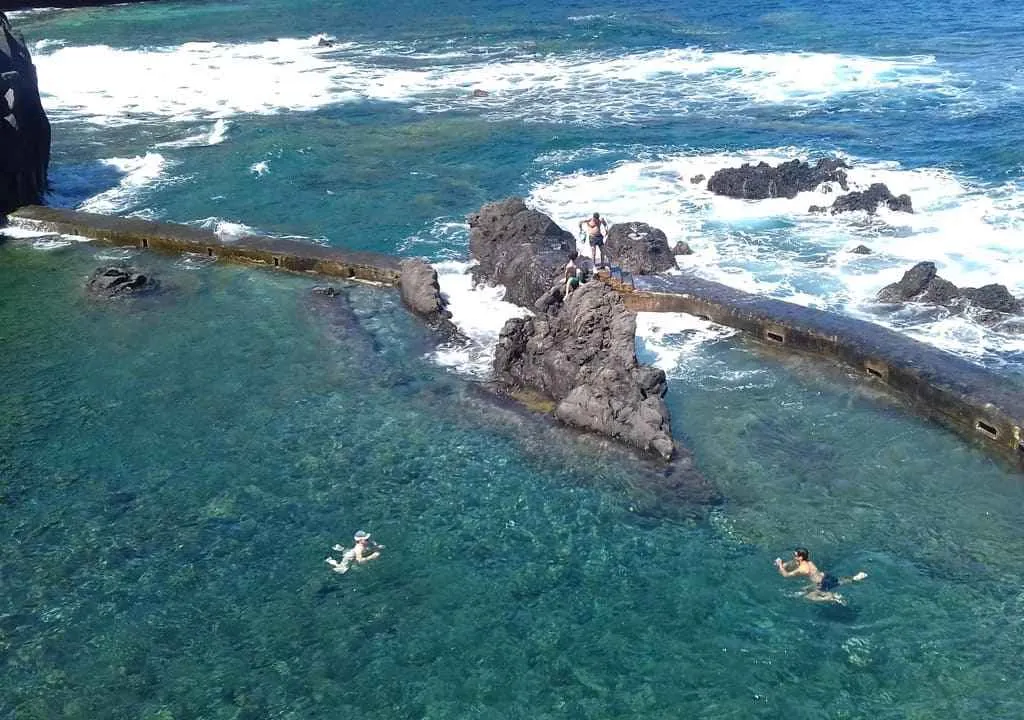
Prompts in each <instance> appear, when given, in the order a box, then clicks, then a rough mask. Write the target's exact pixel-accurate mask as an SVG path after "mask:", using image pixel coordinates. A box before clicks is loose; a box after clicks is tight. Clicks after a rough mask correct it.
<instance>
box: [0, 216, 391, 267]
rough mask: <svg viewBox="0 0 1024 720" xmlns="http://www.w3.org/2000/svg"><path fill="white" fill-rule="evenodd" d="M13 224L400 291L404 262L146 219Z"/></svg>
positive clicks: (28, 219) (49, 219) (38, 219)
mask: <svg viewBox="0 0 1024 720" xmlns="http://www.w3.org/2000/svg"><path fill="white" fill-rule="evenodd" d="M8 222H9V223H10V224H11V225H14V226H16V227H22V228H26V229H30V230H38V231H41V232H52V233H60V234H63V235H78V236H81V237H86V238H90V239H92V240H95V241H97V242H101V243H105V244H108V245H121V246H131V247H138V248H145V249H149V250H157V251H159V252H167V253H183V252H188V253H197V254H200V255H206V256H209V257H215V258H219V259H222V260H228V261H231V262H238V263H245V264H249V265H262V266H265V267H272V268H278V269H280V270H290V271H292V272H312V273H317V274H320V275H329V276H331V277H339V278H349V279H352V280H364V281H367V282H377V283H382V284H385V285H397V284H398V279H399V277H400V272H399V264H400V262H401V260H400V259H399V258H396V257H392V256H391V255H384V254H382V253H374V252H360V251H352V250H340V249H338V248H329V247H324V246H322V245H314V244H312V243H306V242H298V241H295V240H283V239H280V238H269V237H259V236H249V237H242V238H239V239H238V240H233V241H230V242H229V241H225V240H221V239H220V238H219V237H217V236H216V235H215V234H214V233H212V232H210V231H209V230H204V229H202V228H195V227H191V226H189V225H180V224H176V223H167V222H155V221H153V220H143V219H141V218H123V217H114V216H111V215H97V214H94V213H83V212H76V211H74V210H62V209H60V208H48V207H42V206H39V205H30V206H27V207H23V208H21V209H19V210H16V211H15V212H13V213H11V214H10V215H9V216H8Z"/></svg>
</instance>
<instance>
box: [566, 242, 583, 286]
mask: <svg viewBox="0 0 1024 720" xmlns="http://www.w3.org/2000/svg"><path fill="white" fill-rule="evenodd" d="M579 256H580V254H579V253H578V252H576V251H575V250H572V251H571V252H570V253H569V262H567V263H566V264H565V295H566V297H568V296H569V293H571V292H572V291H573V290H575V289H576V288H578V287H579V286H580V280H581V278H582V277H583V268H581V267H580V266H579V265H577V264H576V260H577V259H578V258H579Z"/></svg>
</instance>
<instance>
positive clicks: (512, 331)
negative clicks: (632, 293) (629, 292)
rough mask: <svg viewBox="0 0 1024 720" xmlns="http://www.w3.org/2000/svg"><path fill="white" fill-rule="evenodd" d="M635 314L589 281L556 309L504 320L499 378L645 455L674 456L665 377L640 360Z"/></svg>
mask: <svg viewBox="0 0 1024 720" xmlns="http://www.w3.org/2000/svg"><path fill="white" fill-rule="evenodd" d="M635 347H636V315H635V314H634V313H632V312H630V311H629V310H628V309H626V306H625V304H624V303H623V301H622V298H620V297H619V295H618V294H617V293H616V292H615V291H614V290H612V289H611V288H610V287H608V286H607V285H605V284H604V283H599V282H591V283H586V284H584V285H582V286H580V287H579V288H577V289H576V290H574V291H573V292H571V293H569V295H568V297H566V298H565V299H564V301H563V302H561V303H560V304H553V305H552V312H549V313H546V314H540V315H537V316H536V317H530V318H513V319H511V320H509V321H508V322H506V323H505V327H504V328H503V329H502V332H501V337H500V339H499V340H498V346H497V349H496V352H495V358H494V371H495V377H496V378H497V380H498V381H499V382H500V383H502V384H504V385H505V386H507V387H511V388H513V389H522V388H525V389H529V390H532V391H534V392H539V393H541V394H543V395H544V396H546V397H548V398H551V399H552V400H554V401H555V403H556V407H555V416H556V417H557V418H558V419H560V420H561V421H563V422H565V423H567V424H569V425H573V426H575V427H579V428H583V429H585V430H590V431H592V432H595V433H598V434H601V435H605V436H607V437H611V438H614V439H617V440H619V441H621V442H624V443H627V444H629V445H632V446H634V447H637V448H640V449H641V450H644V451H647V452H651V453H655V454H657V455H659V456H661V457H662V458H665V459H668V458H671V457H672V455H673V454H674V452H675V443H674V442H673V440H672V434H671V421H670V417H669V412H668V407H667V406H666V405H665V401H664V400H663V399H662V398H663V396H664V394H665V391H666V389H667V382H666V379H665V373H664V372H663V371H662V370H659V369H657V368H654V367H650V366H646V365H641V364H640V363H639V362H637V359H636V349H635Z"/></svg>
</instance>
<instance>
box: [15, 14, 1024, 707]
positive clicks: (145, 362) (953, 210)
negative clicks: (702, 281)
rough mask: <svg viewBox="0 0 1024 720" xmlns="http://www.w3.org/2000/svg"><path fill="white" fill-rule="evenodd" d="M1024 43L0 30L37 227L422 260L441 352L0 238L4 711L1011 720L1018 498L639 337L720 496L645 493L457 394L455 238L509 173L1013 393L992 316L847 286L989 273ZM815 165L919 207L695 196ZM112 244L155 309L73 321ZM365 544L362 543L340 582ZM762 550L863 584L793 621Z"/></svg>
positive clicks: (292, 292) (327, 310) (650, 329)
mask: <svg viewBox="0 0 1024 720" xmlns="http://www.w3.org/2000/svg"><path fill="white" fill-rule="evenodd" d="M1021 20H1022V11H1021V10H1020V9H1019V8H1017V7H1015V6H1013V5H1012V4H1010V3H1001V2H995V0H988V2H984V3H973V4H967V3H955V4H947V5H945V6H943V7H935V6H934V5H933V4H926V3H895V4H887V5H885V6H879V5H877V4H867V3H852V4H851V3H847V4H842V5H839V4H832V5H827V6H820V5H818V4H815V3H809V2H797V3H786V4H785V5H782V4H779V3H769V4H765V3H740V4H731V5H728V6H725V5H721V4H712V3H706V2H701V3H687V4H683V3H678V2H634V3H630V4H628V5H623V4H622V3H607V4H600V3H598V4H583V3H568V4H552V3H539V2H528V3H522V2H517V3H511V2H493V1H490V0H487V1H485V2H480V1H477V2H434V3H425V2H412V1H408V2H397V3H389V4H379V3H378V4H372V3H353V2H282V1H281V0H273V1H272V0H265V1H263V2H248V1H244V2H230V3H214V2H191V3H176V2H170V3H168V2H156V3H148V4H139V5H134V6H119V7H108V8H87V9H78V10H70V11H42V12H34V13H17V14H14V15H13V21H14V23H15V25H16V26H17V27H18V28H19V29H20V30H21V31H22V32H23V33H24V34H25V36H26V38H27V40H28V41H29V43H30V47H31V48H32V50H33V55H34V58H35V60H36V63H37V67H38V69H39V76H40V83H41V86H42V88H43V92H44V104H45V105H46V107H47V110H48V112H49V114H50V117H51V119H52V120H53V123H54V148H53V150H54V158H53V165H52V168H51V174H52V178H51V179H52V185H53V187H52V192H51V195H50V198H49V200H50V202H51V203H54V204H58V205H65V206H69V207H79V208H82V209H86V210H92V211H97V212H110V213H117V214H138V215H142V216H146V217H153V218H160V219H168V220H173V221H178V222H188V223H194V224H202V225H204V226H207V227H211V228H213V229H215V230H216V231H218V232H219V233H220V234H222V236H224V237H225V238H230V237H232V236H234V235H237V234H239V233H243V232H247V231H250V230H255V231H258V232H263V233H271V234H277V235H285V236H294V237H298V238H302V239H306V240H307V241H309V242H320V243H328V244H335V245H339V246H344V247H351V248H360V249H372V250H377V251H382V252H388V253H396V254H401V255H421V256H424V257H427V258H428V259H430V260H432V261H435V262H441V263H442V265H441V267H442V283H443V287H444V288H445V289H446V291H448V292H450V294H451V296H452V299H453V303H454V309H455V311H456V319H457V320H458V321H459V322H460V324H462V325H463V327H464V329H466V330H467V332H468V333H469V334H470V335H471V337H472V338H473V342H474V344H473V346H472V347H471V348H469V349H465V348H447V349H443V350H442V352H440V353H439V352H437V351H436V348H435V346H436V343H437V339H436V338H435V337H434V336H432V335H431V334H430V332H429V331H428V330H427V329H426V328H424V327H422V326H421V325H420V324H419V323H418V322H417V321H416V320H415V319H414V318H412V317H410V316H409V315H408V314H407V313H406V312H405V311H404V310H403V309H402V308H401V305H400V303H399V302H398V300H397V297H396V296H395V295H394V294H393V293H392V292H389V291H386V290H380V289H376V288H370V287H365V286H351V287H348V286H346V287H344V288H343V290H344V296H343V297H342V298H341V299H340V300H339V301H338V302H335V303H324V302H322V301H320V300H317V299H316V298H314V297H313V296H312V295H311V294H310V289H311V287H312V285H313V281H312V280H309V279H306V278H298V277H291V276H284V275H278V274H272V273H264V272H258V271H255V270H251V269H244V268H233V267H223V266H219V265H216V264H213V265H210V264H206V263H204V262H202V261H201V260H200V259H196V258H164V257H159V256H153V255H148V254H135V253H134V252H126V251H120V250H111V249H108V248H100V247H95V246H92V245H89V244H86V243H80V242H76V241H74V240H65V241H62V242H53V241H52V240H46V241H39V242H32V241H31V240H11V241H8V242H6V243H5V244H2V245H0V377H3V378H4V384H3V389H2V390H0V530H3V532H4V536H5V537H6V538H8V541H7V542H6V543H5V549H4V552H3V554H2V555H0V670H2V672H0V676H2V677H3V682H2V684H0V718H5V719H6V718H18V719H19V720H21V719H22V718H56V717H68V718H100V717H111V718H113V717H117V718H122V717H123V718H144V719H146V720H150V719H153V720H155V719H156V718H160V719H161V720H168V719H169V718H177V719H178V720H181V719H182V718H269V717H281V718H303V719H306V718H321V717H322V718H337V717H367V718H431V719H440V718H466V717H480V718H491V717H493V718H531V719H534V718H680V717H709V718H749V717H764V718H778V717H786V718H805V717H806V718H812V717H813V718H819V717H832V718H857V717H867V716H874V717H886V718H889V717H891V718H905V717H922V718H926V717H927V718H931V717H1000V718H1002V717H1005V718H1017V717H1020V716H1021V715H1022V714H1024V701H1022V699H1021V698H1022V697H1024V686H1022V684H1021V680H1020V677H1019V673H1018V672H1017V665H1018V658H1019V656H1020V655H1021V653H1022V651H1024V641H1022V636H1021V630H1020V624H1021V622H1022V619H1024V593H1022V592H1021V590H1020V588H1021V583H1022V579H1024V564H1022V561H1021V557H1022V556H1024V553H1022V551H1024V533H1022V531H1021V529H1020V528H1021V524H1020V512H1019V508H1020V507H1021V501H1022V499H1024V484H1022V483H1021V482H1020V477H1019V475H1017V474H1014V473H1012V472H1010V471H1009V470H1008V469H1006V468H1005V467H1003V466H1001V465H999V464H998V463H997V462H995V461H993V460H991V459H990V458H988V457H986V456H985V455H984V454H982V453H981V452H980V451H979V450H978V449H976V448H974V447H972V446H970V445H968V444H966V443H964V442H963V441H961V440H960V439H959V438H957V437H956V436H954V435H952V434H950V433H948V432H947V431H945V430H943V429H941V428H939V427H937V426H935V425H933V424H931V423H929V422H927V421H925V420H922V419H919V418H917V417H915V416H913V415H912V414H910V413H909V412H908V411H907V410H906V409H905V408H903V407H902V406H901V405H899V404H898V403H894V402H892V401H891V400H890V399H887V398H886V397H884V396H879V395H877V394H876V393H874V392H873V391H872V390H871V389H870V388H869V387H865V386H864V385H863V384H862V383H860V382H858V381H856V380H855V379H852V378H850V377H847V376H846V374H845V373H844V372H843V371H842V370H840V369H835V368H831V367H823V366H820V365H818V364H816V363H806V362H798V361H789V360H784V359H781V358H778V357H774V356H769V355H764V354H762V353H761V352H760V351H759V350H758V349H757V348H755V347H752V346H750V345H748V344H746V343H745V342H743V341H742V340H741V339H739V338H737V337H735V336H733V335H730V334H729V333H727V332H724V331H722V330H721V329H719V328H714V327H712V326H710V325H708V324H706V323H702V322H700V321H696V320H692V319H686V318H682V317H675V316H649V315H648V316H641V318H640V323H639V327H640V333H639V338H638V353H639V354H640V356H641V358H642V359H644V360H646V361H650V362H655V363H658V364H659V365H660V366H662V367H664V368H665V369H666V372H667V373H668V375H669V378H670V392H669V395H668V398H667V399H668V402H669V404H670V407H671V410H672V413H673V423H674V430H675V432H676V435H677V437H678V438H679V439H680V440H681V441H682V442H683V443H684V444H686V446H687V447H689V448H690V449H691V450H692V451H693V453H694V457H695V460H696V463H697V466H698V467H699V468H700V469H701V471H702V472H703V473H704V474H705V475H706V476H707V478H708V479H709V480H710V481H711V482H712V483H713V484H714V485H715V487H716V488H717V489H718V490H719V492H720V493H721V494H722V497H723V502H722V503H721V504H720V505H716V506H714V507H711V508H702V507H693V506H691V505H689V504H687V503H686V502H684V501H682V500H679V499H673V498H665V497H662V496H659V495H658V494H657V493H652V492H651V490H650V488H649V487H646V486H645V485H644V484H643V483H640V482H638V480H637V478H639V477H641V476H643V474H644V472H645V470H646V468H645V466H644V465H643V464H642V463H641V462H640V461H639V460H637V459H636V458H633V457H632V456H630V455H629V454H628V453H623V452H621V451H619V450H618V449H616V448H613V447H609V446H608V445H607V444H605V443H603V442H601V441H598V440H595V439H594V438H589V437H586V436H578V435H576V434H574V433H572V432H569V431H566V430H563V429H560V428H558V427H555V426H553V425H551V424H550V423H548V422H547V421H545V420H544V419H543V418H538V417H534V416H531V415H529V414H528V413H525V412H523V411H521V410H518V409H515V408H510V407H505V406H501V405H496V404H495V403H494V400H493V399H492V398H490V397H489V396H488V395H487V394H486V393H484V392H482V391H481V390H480V389H479V386H478V381H479V379H480V377H481V374H485V373H482V371H481V367H485V366H486V357H487V352H488V350H489V347H490V344H491V343H493V340H494V337H495V334H496V332H497V329H499V328H500V325H501V319H502V317H504V315H503V313H507V308H505V307H504V306H502V305H501V304H500V303H498V302H497V298H498V295H500V292H499V293H498V295H496V294H495V293H494V292H492V291H489V290H485V289H480V290H473V289H472V288H471V287H470V286H469V285H468V281H467V280H466V276H465V268H466V262H467V260H468V258H467V244H468V243H467V228H466V225H465V216H466V214H468V213H471V212H473V211H474V210H476V209H478V208H479V207H480V206H481V205H482V204H484V203H486V202H489V201H492V200H496V199H500V198H503V197H506V196H508V195H512V194H520V195H523V196H525V197H527V199H528V202H530V203H531V204H532V205H534V206H535V207H538V208H539V209H541V210H543V211H545V212H547V213H549V214H551V215H552V216H553V217H555V218H556V220H558V221H559V222H560V223H562V224H563V226H564V227H567V228H571V227H573V222H574V221H575V220H576V219H577V218H578V217H581V216H583V215H587V214H589V213H590V212H591V211H592V210H594V209H599V210H602V211H603V213H604V214H605V215H606V216H608V217H609V219H610V220H612V221H617V220H619V221H626V220H644V221H648V222H651V223H652V224H655V225H657V226H659V227H662V228H663V229H665V231H666V232H667V233H668V234H669V238H670V242H675V241H676V240H686V241H687V242H689V243H690V244H691V245H692V246H693V247H694V249H695V251H696V252H695V255H694V256H692V257H690V258H680V261H681V263H682V264H683V265H684V267H687V268H690V269H692V270H693V271H695V272H699V273H702V274H704V275H705V276H707V277H711V278H714V279H718V280H722V281H724V282H728V283H730V284H733V285H736V286H740V287H744V288H745V289H749V290H755V291H759V292H765V293H768V294H771V295H773V296H776V297H780V298H784V299H787V300H790V301H793V302H800V303H803V304H807V305H813V306H816V307H824V308H830V309H833V310H836V311H838V312H845V313H849V314H851V315H854V316H857V317H865V318H868V319H872V320H873V321H876V322H880V323H882V324H885V325H888V326H890V327H894V328H897V329H900V330H901V331H905V332H908V333H911V334H912V335H914V336H915V337H917V338H919V339H922V340H924V341H926V342H931V343H934V344H936V345H938V346H940V347H943V348H946V349H948V350H950V351H953V352H957V353H959V354H961V355H963V356H965V357H968V358H970V359H972V360H975V361H977V362H980V363H983V364H985V365H987V366H989V367H992V368H993V369H994V370H996V371H997V372H1001V373H1004V374H1005V376H1006V378H1007V382H1009V383H1019V382H1020V380H1019V378H1020V376H1021V374H1022V372H1024V360H1022V358H1024V341H1022V339H1021V336H1020V334H1019V333H1016V332H1014V330H1013V328H1012V327H1010V324H1007V325H1006V326H1004V327H996V328H987V327H982V326H981V325H978V324H977V323H975V322H973V321H972V320H970V319H964V318H959V317H955V316H948V315H946V314H944V313H937V312H935V311H934V309H929V308H926V307H910V308H907V309H906V310H904V311H902V312H901V313H897V314H895V315H893V314H891V313H889V312H887V311H882V310H881V309H879V308H878V307H877V306H875V305H874V304H873V303H872V302H871V298H872V297H873V295H874V293H875V292H876V291H877V290H878V288H880V287H881V286H882V285H884V284H886V283H887V282H891V281H892V280H894V279H896V278H898V277H899V275H900V273H901V272H902V271H903V270H905V269H906V268H907V267H909V266H910V265H911V264H913V262H917V261H919V260H933V261H935V262H936V263H937V265H938V266H939V269H940V273H941V274H942V275H943V276H944V277H948V278H949V279H950V280H952V281H954V282H956V283H957V284H959V285H981V284H985V283H986V282H1002V283H1004V284H1006V285H1007V286H1008V287H1009V288H1010V289H1011V291H1013V292H1015V294H1016V295H1018V296H1021V295H1024V272H1022V270H1024V248H1022V243H1021V241H1020V239H1021V237H1022V235H1021V233H1022V232H1024V194H1022V192H1021V191H1022V188H1021V172H1022V161H1024V150H1022V149H1021V145H1020V143H1019V138H1020V137H1021V135H1022V130H1024V120H1022V119H1021V113H1020V110H1021V106H1022V92H1024V77H1022V74H1021V73H1022V71H1021V70H1020V68H1021V67H1024V58H1022V57H1021V56H1022V54H1024V46H1022V44H1021V42H1020V27H1021ZM321 38H323V39H324V40H325V41H329V42H330V45H329V46H326V47H321V46H320V45H321V44H320V40H321ZM474 90H479V91H482V92H483V93H485V94H482V95H481V94H480V93H477V94H476V95H474V92H473V91H474ZM822 154H839V155H841V156H843V157H845V158H847V159H848V160H849V161H850V162H851V164H852V165H853V166H854V169H853V170H852V171H851V179H852V180H853V181H854V182H855V183H856V184H858V185H860V186H863V185H866V184H867V183H869V182H873V181H884V182H886V183H887V184H889V186H890V187H891V188H892V189H893V191H894V192H908V193H909V194H911V196H912V198H913V201H914V207H915V211H916V212H915V214H914V215H912V216H900V215H899V214H897V213H881V214H880V215H879V216H878V217H875V218H867V217H841V216H836V217H824V218H822V217H820V216H811V215H809V214H808V213H807V212H806V208H807V206H808V205H809V204H812V203H814V202H817V201H818V197H817V195H814V194H808V196H800V197H798V198H797V199H796V200H793V201H768V202H766V203H742V202H737V201H731V200H724V199H721V198H713V197H711V196H709V195H708V194H707V193H706V191H704V190H703V188H702V186H701V185H699V184H693V183H691V182H690V178H691V177H692V176H693V175H695V174H698V173H704V174H710V172H711V171H713V170H714V169H717V168H718V167H724V166H729V165H735V164H738V163H739V162H743V161H757V160H762V159H764V160H768V161H771V162H778V161H781V160H785V159H790V158H791V157H801V158H807V159H813V158H815V157H818V156H820V155H822ZM860 243H865V244H868V245H869V246H871V247H872V249H873V250H874V251H875V252H874V254H873V255H871V256H867V257H866V258H862V257H860V256H851V255H849V254H848V253H847V252H846V250H847V249H848V248H849V247H852V246H853V245H856V244H860ZM111 261H124V262H131V263H132V264H135V265H137V266H140V267H144V268H145V269H147V270H148V271H150V272H152V273H154V274H155V275H156V276H157V277H159V278H160V280H161V284H162V291H161V292H160V293H159V294H158V295H157V296H155V297H153V298H144V299H133V300H130V301H125V302H117V303H97V302H95V301H91V300H89V299H88V298H87V297H86V296H85V294H84V292H83V289H82V288H83V285H84V281H85V279H86V278H87V277H88V275H89V273H90V272H92V270H93V269H94V268H95V267H97V266H98V265H100V264H103V263H105V262H111ZM361 527H364V528H366V529H367V530H371V531H373V533H374V535H375V536H376V537H377V538H379V540H380V541H381V542H383V543H385V544H386V545H387V548H386V550H385V553H384V556H383V558H382V559H381V560H380V561H378V562H377V563H374V564H373V565H370V566H367V567H365V568H358V569H357V570H354V571H353V572H351V573H349V574H348V575H345V576H337V575H333V574H331V573H330V572H329V571H328V569H327V566H326V565H325V564H324V563H323V558H324V557H325V556H326V555H327V554H328V552H329V549H330V547H331V545H333V544H334V543H336V542H341V543H343V544H345V543H346V542H348V539H349V538H350V536H351V534H352V532H353V531H354V530H356V529H358V528H361ZM796 544H803V545H808V546H809V547H810V548H811V550H812V553H813V554H814V556H815V557H816V558H817V559H819V560H820V561H821V563H822V564H823V565H824V566H825V567H827V568H828V569H830V570H833V571H835V572H837V573H842V574H846V573H851V572H853V571H855V570H858V569H862V568H863V569H865V570H867V571H868V572H869V575H870V577H869V579H868V580H867V581H865V582H864V583H862V584H860V585H858V586H855V587H852V588H850V589H849V590H845V589H844V593H845V594H846V595H847V599H848V601H849V604H848V605H847V606H846V607H840V606H818V605H811V604H809V603H807V602H805V601H803V600H801V599H799V598H796V597H793V593H794V592H795V591H796V590H797V589H798V588H799V583H795V582H793V581H789V582H787V581H785V580H784V579H782V578H780V577H779V576H778V575H777V574H776V573H775V572H774V570H773V568H772V566H771V561H772V559H773V558H774V557H775V556H776V555H787V554H788V553H789V552H791V550H792V547H793V546H794V545H796Z"/></svg>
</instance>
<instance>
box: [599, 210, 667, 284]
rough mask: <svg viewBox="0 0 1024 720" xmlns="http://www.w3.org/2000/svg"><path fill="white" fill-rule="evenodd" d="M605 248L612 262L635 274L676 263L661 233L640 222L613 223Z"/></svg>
mask: <svg viewBox="0 0 1024 720" xmlns="http://www.w3.org/2000/svg"><path fill="white" fill-rule="evenodd" d="M605 252H606V253H607V255H608V257H609V258H610V259H611V261H612V263H613V264H614V265H618V266H619V267H621V268H622V269H623V270H626V271H628V272H631V273H633V274H635V275H650V274H652V273H658V272H662V271H664V270H669V269H671V268H674V267H676V259H675V257H674V256H673V254H672V251H671V250H670V249H669V246H668V238H666V237H665V233H664V232H662V231H661V230H659V229H658V228H656V227H652V226H650V225H648V224H647V223H644V222H629V223H616V224H615V225H612V226H611V227H610V228H608V237H607V238H605Z"/></svg>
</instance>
